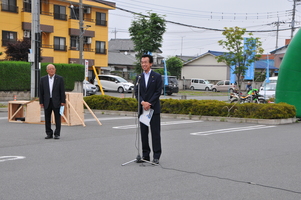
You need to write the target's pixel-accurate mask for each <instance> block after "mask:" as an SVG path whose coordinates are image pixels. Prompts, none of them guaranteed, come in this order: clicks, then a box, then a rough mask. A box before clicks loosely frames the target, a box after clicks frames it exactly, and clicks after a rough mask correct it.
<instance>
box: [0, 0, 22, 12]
mask: <svg viewBox="0 0 301 200" xmlns="http://www.w3.org/2000/svg"><path fill="white" fill-rule="evenodd" d="M1 10H2V11H8V12H15V13H18V7H17V3H16V0H2V8H1Z"/></svg>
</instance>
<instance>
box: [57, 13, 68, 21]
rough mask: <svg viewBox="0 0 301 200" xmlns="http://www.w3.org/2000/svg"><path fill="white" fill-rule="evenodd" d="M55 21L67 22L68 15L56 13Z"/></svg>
mask: <svg viewBox="0 0 301 200" xmlns="http://www.w3.org/2000/svg"><path fill="white" fill-rule="evenodd" d="M54 19H60V20H67V15H66V14H61V13H54Z"/></svg>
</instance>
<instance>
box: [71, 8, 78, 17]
mask: <svg viewBox="0 0 301 200" xmlns="http://www.w3.org/2000/svg"><path fill="white" fill-rule="evenodd" d="M70 18H71V19H79V7H75V6H74V7H73V8H70Z"/></svg>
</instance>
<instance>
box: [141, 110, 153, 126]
mask: <svg viewBox="0 0 301 200" xmlns="http://www.w3.org/2000/svg"><path fill="white" fill-rule="evenodd" d="M153 113H154V110H153V109H149V110H143V113H142V115H140V117H139V121H140V122H142V123H143V124H145V125H146V126H149V123H150V120H151V119H152V116H153Z"/></svg>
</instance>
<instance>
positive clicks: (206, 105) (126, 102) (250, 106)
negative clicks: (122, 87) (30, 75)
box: [84, 95, 296, 119]
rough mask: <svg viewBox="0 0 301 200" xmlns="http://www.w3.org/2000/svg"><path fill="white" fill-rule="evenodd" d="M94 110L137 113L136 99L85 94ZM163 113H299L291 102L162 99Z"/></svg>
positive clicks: (274, 116)
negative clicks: (263, 102) (260, 102)
mask: <svg viewBox="0 0 301 200" xmlns="http://www.w3.org/2000/svg"><path fill="white" fill-rule="evenodd" d="M84 100H85V101H86V103H87V104H88V105H89V107H90V108H91V109H97V110H119V111H133V112H137V100H136V99H135V98H118V97H111V96H107V95H92V96H88V97H84ZM160 103H161V112H162V113H172V114H190V115H199V116H221V117H238V118H257V119H287V118H294V117H295V116H296V108H295V107H294V106H292V105H289V104H287V103H278V104H274V103H271V104H255V103H245V104H234V103H227V102H223V101H218V100H194V99H190V100H178V99H161V100H160Z"/></svg>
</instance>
